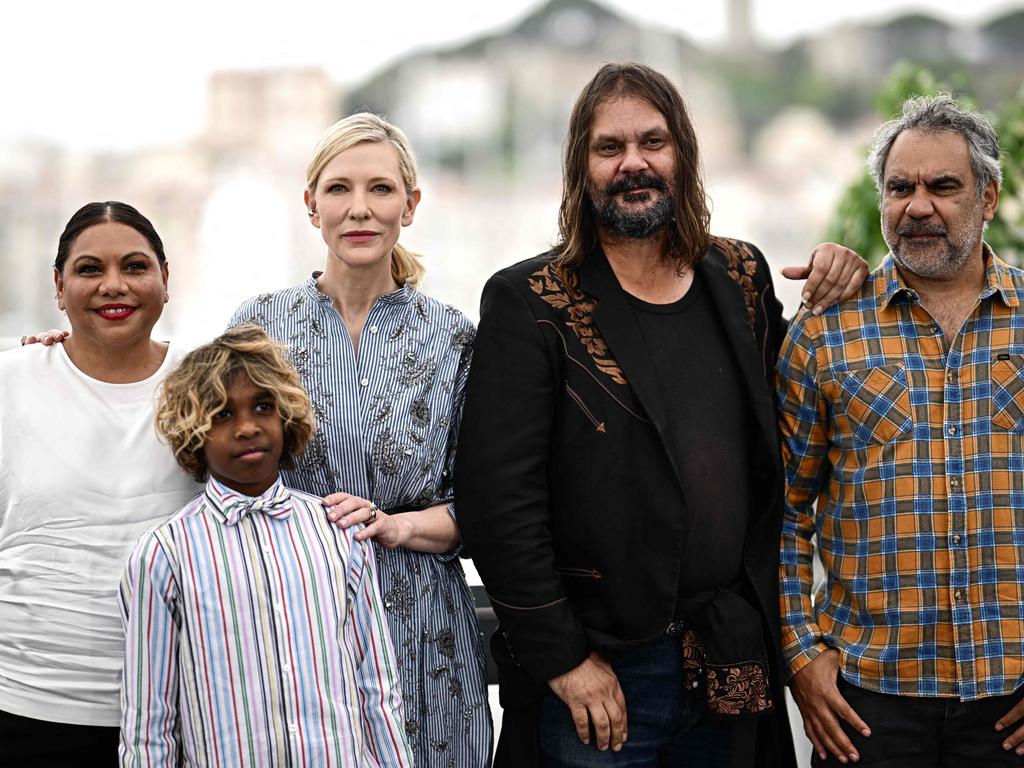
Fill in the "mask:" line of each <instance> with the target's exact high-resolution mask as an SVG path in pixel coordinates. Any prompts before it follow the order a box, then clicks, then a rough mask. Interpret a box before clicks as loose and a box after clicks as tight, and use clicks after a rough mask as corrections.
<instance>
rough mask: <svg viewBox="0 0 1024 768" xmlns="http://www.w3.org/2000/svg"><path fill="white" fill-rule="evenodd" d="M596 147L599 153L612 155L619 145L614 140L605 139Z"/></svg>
mask: <svg viewBox="0 0 1024 768" xmlns="http://www.w3.org/2000/svg"><path fill="white" fill-rule="evenodd" d="M596 149H597V153H598V154H599V155H614V154H615V153H616V152H618V151H619V145H618V144H617V143H616V142H614V141H605V142H602V143H601V144H598V145H597V147H596Z"/></svg>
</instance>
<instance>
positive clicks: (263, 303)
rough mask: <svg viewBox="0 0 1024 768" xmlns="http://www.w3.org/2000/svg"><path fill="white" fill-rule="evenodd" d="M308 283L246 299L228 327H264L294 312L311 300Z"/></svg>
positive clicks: (239, 306) (308, 281)
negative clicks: (243, 325)
mask: <svg viewBox="0 0 1024 768" xmlns="http://www.w3.org/2000/svg"><path fill="white" fill-rule="evenodd" d="M309 283H310V280H306V281H304V282H302V283H299V284H298V285H293V286H291V287H290V288H282V289H281V290H279V291H272V292H270V293H260V294H257V295H256V296H252V297H250V298H248V299H246V300H245V301H243V302H242V303H241V304H239V305H238V309H236V310H235V313H234V315H232V317H231V322H230V325H241V324H242V323H255V324H256V325H263V326H265V325H267V324H268V323H272V322H274V321H275V320H277V319H278V318H280V317H282V316H283V315H284V314H285V313H286V312H289V311H294V310H295V309H297V308H298V307H300V306H302V305H303V304H305V303H306V302H311V301H312V300H313V299H312V298H311V297H310V296H309V293H308V288H309Z"/></svg>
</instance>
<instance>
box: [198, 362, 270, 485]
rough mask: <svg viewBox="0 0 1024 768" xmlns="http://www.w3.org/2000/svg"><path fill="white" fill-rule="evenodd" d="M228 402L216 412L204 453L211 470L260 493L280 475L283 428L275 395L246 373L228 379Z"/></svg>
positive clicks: (221, 478)
mask: <svg viewBox="0 0 1024 768" xmlns="http://www.w3.org/2000/svg"><path fill="white" fill-rule="evenodd" d="M227 399H228V401H227V403H226V404H225V405H224V408H223V409H222V410H220V411H218V412H217V413H215V414H214V415H213V425H212V426H211V427H210V431H209V432H208V433H207V434H206V443H205V444H204V445H203V455H204V456H205V457H206V464H207V466H208V467H209V469H210V474H211V475H213V476H214V477H215V478H217V479H218V480H219V481H220V482H222V483H224V485H226V486H228V487H229V488H232V489H234V490H236V491H238V492H240V493H244V494H245V495H246V496H259V495H260V494H261V493H263V492H264V491H265V490H267V489H268V488H269V487H270V486H271V485H273V484H274V481H275V480H276V479H277V470H278V465H279V464H280V461H281V451H282V450H283V448H284V430H283V428H282V425H281V416H280V415H279V414H278V412H277V404H276V403H275V401H274V397H273V395H271V394H270V393H269V392H267V391H266V390H264V389H261V388H259V387H257V386H256V385H255V384H253V383H252V381H251V380H250V379H249V377H248V376H246V375H245V374H244V373H239V374H236V375H235V376H234V378H232V379H231V381H230V382H228V385H227Z"/></svg>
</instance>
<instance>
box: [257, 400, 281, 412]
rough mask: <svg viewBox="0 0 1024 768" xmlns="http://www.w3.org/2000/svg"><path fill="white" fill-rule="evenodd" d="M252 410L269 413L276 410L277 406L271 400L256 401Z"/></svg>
mask: <svg viewBox="0 0 1024 768" xmlns="http://www.w3.org/2000/svg"><path fill="white" fill-rule="evenodd" d="M254 410H255V411H256V412H257V413H271V412H275V411H277V406H276V405H275V404H274V403H273V402H272V401H269V400H268V401H264V402H260V403H256V407H255V408H254Z"/></svg>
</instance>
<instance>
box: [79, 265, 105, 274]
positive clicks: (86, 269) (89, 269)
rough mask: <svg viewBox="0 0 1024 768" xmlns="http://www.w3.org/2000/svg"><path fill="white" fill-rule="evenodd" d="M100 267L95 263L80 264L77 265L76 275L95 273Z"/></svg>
mask: <svg viewBox="0 0 1024 768" xmlns="http://www.w3.org/2000/svg"><path fill="white" fill-rule="evenodd" d="M99 271H100V268H99V267H97V266H96V265H95V264H79V265H78V266H77V267H75V274H76V275H94V274H97V273H99Z"/></svg>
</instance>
